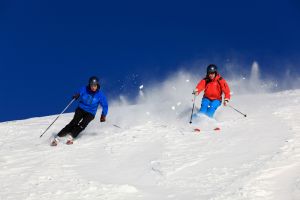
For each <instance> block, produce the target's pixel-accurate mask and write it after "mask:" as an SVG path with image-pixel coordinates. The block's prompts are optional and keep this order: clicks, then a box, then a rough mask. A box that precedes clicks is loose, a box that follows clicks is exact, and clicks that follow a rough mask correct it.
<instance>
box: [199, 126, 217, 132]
mask: <svg viewBox="0 0 300 200" xmlns="http://www.w3.org/2000/svg"><path fill="white" fill-rule="evenodd" d="M220 130H221V128H220V127H216V128H214V129H210V130H208V129H205V130H202V129H200V128H194V131H195V132H201V131H220Z"/></svg>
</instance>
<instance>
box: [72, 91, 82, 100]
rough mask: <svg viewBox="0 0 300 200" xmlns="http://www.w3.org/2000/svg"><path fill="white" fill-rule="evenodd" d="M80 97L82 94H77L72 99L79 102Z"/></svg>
mask: <svg viewBox="0 0 300 200" xmlns="http://www.w3.org/2000/svg"><path fill="white" fill-rule="evenodd" d="M79 97H80V94H79V93H77V94H74V95H73V97H72V98H73V99H75V100H77V99H78V98H79Z"/></svg>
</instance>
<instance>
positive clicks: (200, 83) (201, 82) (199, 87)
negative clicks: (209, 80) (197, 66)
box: [195, 79, 206, 95]
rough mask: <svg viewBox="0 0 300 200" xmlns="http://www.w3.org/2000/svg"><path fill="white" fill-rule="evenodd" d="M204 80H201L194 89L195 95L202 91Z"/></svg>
mask: <svg viewBox="0 0 300 200" xmlns="http://www.w3.org/2000/svg"><path fill="white" fill-rule="evenodd" d="M205 84H206V82H205V80H204V79H202V80H201V81H199V83H198V84H197V86H196V88H195V94H196V95H199V94H200V93H201V92H202V91H203V90H204V89H205Z"/></svg>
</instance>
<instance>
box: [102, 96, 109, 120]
mask: <svg viewBox="0 0 300 200" xmlns="http://www.w3.org/2000/svg"><path fill="white" fill-rule="evenodd" d="M100 105H101V107H102V114H101V115H104V116H106V115H107V113H108V103H107V100H106V97H105V96H104V95H102V97H101V99H100Z"/></svg>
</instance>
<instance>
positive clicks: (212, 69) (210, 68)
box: [206, 64, 218, 74]
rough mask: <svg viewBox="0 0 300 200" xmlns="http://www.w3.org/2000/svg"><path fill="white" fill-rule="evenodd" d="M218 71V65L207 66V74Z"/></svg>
mask: <svg viewBox="0 0 300 200" xmlns="http://www.w3.org/2000/svg"><path fill="white" fill-rule="evenodd" d="M217 71H218V67H217V66H216V65H214V64H210V65H208V66H207V69H206V73H207V74H210V73H217Z"/></svg>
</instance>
